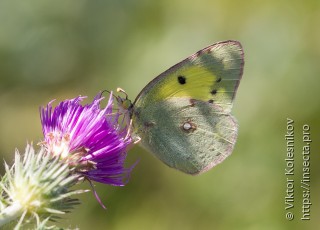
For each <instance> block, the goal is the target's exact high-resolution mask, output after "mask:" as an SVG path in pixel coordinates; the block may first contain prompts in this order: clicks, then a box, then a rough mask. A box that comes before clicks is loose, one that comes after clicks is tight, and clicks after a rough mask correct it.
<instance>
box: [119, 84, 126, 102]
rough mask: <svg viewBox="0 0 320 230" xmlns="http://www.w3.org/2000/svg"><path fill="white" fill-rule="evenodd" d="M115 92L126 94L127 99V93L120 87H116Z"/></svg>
mask: <svg viewBox="0 0 320 230" xmlns="http://www.w3.org/2000/svg"><path fill="white" fill-rule="evenodd" d="M117 92H118V93H119V92H120V93H123V94H124V95H126V100H128V94H127V93H126V91H124V90H123V89H121V88H119V87H118V88H117Z"/></svg>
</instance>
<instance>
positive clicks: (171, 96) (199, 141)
mask: <svg viewBox="0 0 320 230" xmlns="http://www.w3.org/2000/svg"><path fill="white" fill-rule="evenodd" d="M243 66H244V52H243V49H242V46H241V44H240V42H238V41H231V40H230V41H222V42H218V43H215V44H213V45H210V46H208V47H206V48H204V49H202V50H200V51H198V52H196V53H194V54H193V55H191V56H189V57H188V58H186V59H185V60H183V61H181V62H179V63H178V64H176V65H174V66H173V67H171V68H169V69H168V70H167V71H165V72H163V73H162V74H160V75H159V76H158V77H156V78H154V79H153V80H152V81H151V82H150V83H149V84H147V85H146V86H145V87H144V88H143V89H142V91H141V92H140V93H139V95H138V96H137V97H136V99H135V100H134V102H133V103H131V101H130V100H129V99H128V98H127V97H126V98H120V100H119V101H120V103H121V104H122V107H125V109H126V110H127V111H128V114H129V115H128V116H129V118H130V119H131V123H132V134H133V136H135V137H138V138H139V139H140V144H141V145H142V146H143V147H144V148H145V149H147V150H148V151H150V152H151V153H153V154H154V155H155V156H156V157H157V158H159V159H160V160H161V161H163V162H164V163H165V164H166V165H168V166H169V167H172V168H175V169H178V170H180V171H182V172H184V173H187V174H192V175H197V174H200V173H203V172H206V171H208V170H209V169H211V168H212V167H214V166H216V165H217V164H219V163H221V162H222V161H223V160H225V159H226V157H228V156H229V155H230V154H231V153H232V151H233V148H234V145H235V143H236V139H237V133H238V124H237V121H236V119H235V118H234V117H233V116H232V115H231V114H230V112H231V108H232V105H233V100H234V98H235V95H236V92H237V89H238V86H239V83H240V80H241V77H242V73H243Z"/></svg>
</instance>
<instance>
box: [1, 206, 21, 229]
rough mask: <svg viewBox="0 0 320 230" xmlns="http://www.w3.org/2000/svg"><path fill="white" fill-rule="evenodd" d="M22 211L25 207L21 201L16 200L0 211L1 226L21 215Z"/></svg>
mask: <svg viewBox="0 0 320 230" xmlns="http://www.w3.org/2000/svg"><path fill="white" fill-rule="evenodd" d="M22 213H23V207H22V205H21V204H20V203H19V202H16V203H14V204H12V205H10V206H8V207H6V208H5V209H4V210H2V211H1V213H0V227H1V226H3V225H5V224H7V223H9V222H10V221H12V220H14V219H16V218H18V217H20V216H21V215H22Z"/></svg>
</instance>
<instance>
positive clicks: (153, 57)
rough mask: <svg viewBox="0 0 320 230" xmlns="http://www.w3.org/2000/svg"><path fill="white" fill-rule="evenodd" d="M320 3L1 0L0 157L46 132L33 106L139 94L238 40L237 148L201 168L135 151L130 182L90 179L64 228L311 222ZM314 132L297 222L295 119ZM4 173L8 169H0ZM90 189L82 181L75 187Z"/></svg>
mask: <svg viewBox="0 0 320 230" xmlns="http://www.w3.org/2000/svg"><path fill="white" fill-rule="evenodd" d="M319 22H320V1H319V0H307V1H297V0H291V1H289V0H287V1H285V0H270V1H257V0H243V1H231V0H218V1H212V0H198V1H191V0H163V1H147V0H136V1H129V0H122V1H116V0H113V1H112V0H107V1H88V0H87V1H86V0H77V1H75V0H69V1H61V0H58V1H40V0H29V1H1V2H0V106H1V107H0V108H1V109H0V127H1V128H0V155H1V157H2V158H3V159H5V160H6V161H7V162H8V163H12V159H13V153H14V150H15V148H18V149H19V150H21V151H23V149H24V147H25V145H26V143H27V141H34V142H35V143H37V142H38V141H39V140H41V138H42V132H41V126H40V121H39V114H38V109H39V106H40V105H45V104H46V103H47V102H49V101H50V100H52V99H57V100H63V99H65V98H72V97H75V96H77V95H79V94H81V95H88V96H89V98H90V100H91V99H92V98H93V96H94V95H96V94H97V92H98V91H100V90H103V89H108V90H115V89H116V88H117V87H122V88H123V89H125V90H126V92H127V93H128V94H129V96H130V98H132V99H134V98H135V96H136V95H137V94H138V93H139V92H140V90H141V89H142V88H143V87H144V86H145V85H146V84H147V83H148V82H149V81H150V80H152V79H153V78H154V77H155V76H157V75H158V74H160V73H161V72H162V71H164V70H166V69H167V68H169V67H170V66H172V65H174V64H175V63H177V62H178V61H180V60H182V59H183V58H185V57H187V56H188V55H190V54H192V53H194V52H196V51H198V50H199V49H201V48H203V47H205V46H207V45H209V44H211V43H214V42H217V41H221V40H228V39H235V40H239V41H241V43H242V45H243V47H244V50H245V62H246V63H245V69H244V76H243V80H242V81H241V84H240V87H239V91H238V94H237V98H236V101H235V106H234V109H233V114H234V115H235V116H236V117H237V119H238V121H239V124H240V129H239V137H238V142H237V145H236V147H235V150H234V153H233V155H232V156H231V157H229V158H228V159H227V160H226V161H225V162H224V163H223V164H221V165H219V166H217V167H216V168H214V169H213V170H211V171H209V172H208V173H206V174H203V175H200V176H197V177H192V176H187V175H184V174H182V173H180V172H177V171H175V170H172V169H170V168H168V167H167V166H165V165H164V164H162V163H161V162H160V161H158V160H157V159H156V158H154V157H153V156H152V155H151V154H149V153H147V152H145V151H144V150H142V149H141V148H140V147H138V146H136V147H134V148H133V149H132V150H131V151H130V152H129V157H128V165H130V163H132V162H134V161H136V160H137V159H140V162H139V164H138V165H137V166H136V168H135V169H134V171H133V173H132V176H131V181H130V182H129V183H128V184H127V186H125V187H111V186H105V185H97V188H96V189H97V192H98V193H99V195H100V197H101V199H102V200H103V203H104V204H106V206H107V208H108V209H107V210H103V209H102V208H101V206H100V205H99V204H98V203H97V202H96V200H95V198H94V196H93V195H92V194H91V193H90V194H85V195H81V196H79V198H80V199H81V201H82V204H81V205H80V206H79V207H78V208H77V209H75V210H74V212H72V213H71V214H70V215H68V218H65V219H64V220H62V221H61V225H62V226H67V227H72V228H75V227H79V228H80V229H156V230H157V229H301V228H304V229H317V228H318V226H319V216H320V180H319V173H320V168H319V167H318V166H319V163H318V162H319V160H320V157H319V150H320V148H319V141H320V138H319V133H320V119H319V112H320V106H319V100H318V93H319V83H320V64H319V61H320V29H319ZM287 117H289V118H291V119H293V120H294V121H295V148H296V150H295V151H296V152H295V153H296V158H295V159H296V161H295V180H296V183H295V203H294V205H295V207H294V210H293V211H294V214H295V219H294V220H293V221H291V222H290V221H287V220H286V219H285V209H284V208H285V204H284V197H285V190H286V183H285V182H286V176H285V175H284V173H285V171H284V168H285V160H284V159H285V155H286V142H285V139H284V135H285V134H286V119H287ZM303 124H309V125H310V127H311V138H312V139H313V143H312V150H311V154H312V155H311V159H312V162H311V168H312V175H311V180H312V182H311V199H312V203H313V205H312V208H311V221H304V222H302V221H301V220H300V217H301V215H302V213H301V200H302V199H301V197H302V194H301V189H300V184H299V183H298V182H299V181H300V179H301V175H302V170H301V164H302V163H301V162H302V160H301V158H302V156H301V152H302V141H301V138H302V125H303ZM1 172H3V167H2V166H1ZM82 186H83V187H86V188H88V187H89V186H88V185H87V184H84V185H82Z"/></svg>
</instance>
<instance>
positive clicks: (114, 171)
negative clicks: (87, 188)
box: [40, 93, 133, 186]
mask: <svg viewBox="0 0 320 230" xmlns="http://www.w3.org/2000/svg"><path fill="white" fill-rule="evenodd" d="M84 98H86V97H81V96H79V97H76V98H74V99H71V100H65V101H62V102H60V103H59V105H58V106H56V107H55V108H53V107H52V102H53V101H51V102H49V103H48V105H47V106H46V107H42V108H40V117H41V122H42V130H43V134H44V145H45V146H46V148H47V149H48V150H49V152H50V153H52V154H53V155H55V156H59V157H60V159H61V160H63V161H65V162H66V163H68V164H70V165H72V166H74V167H75V169H76V172H77V173H80V174H81V175H83V176H84V177H86V178H87V179H89V181H91V180H92V181H97V182H100V183H104V184H110V185H115V186H123V185H124V184H125V183H126V182H127V179H128V178H129V174H130V172H131V170H132V168H133V167H130V168H124V162H125V159H126V155H127V153H126V151H127V148H128V146H129V145H130V144H131V143H132V138H131V136H130V135H129V131H128V129H129V127H128V126H127V125H125V126H124V125H123V124H119V120H120V115H121V114H119V113H114V111H112V108H113V97H112V93H111V94H110V98H109V101H108V104H107V105H106V107H105V108H104V109H101V108H100V102H101V101H102V100H103V99H104V98H103V97H101V95H100V94H99V95H97V96H96V97H95V98H94V100H93V102H92V103H91V104H87V105H84V106H82V105H81V104H80V102H81V101H82V100H83V99H84ZM122 123H123V122H122Z"/></svg>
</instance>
